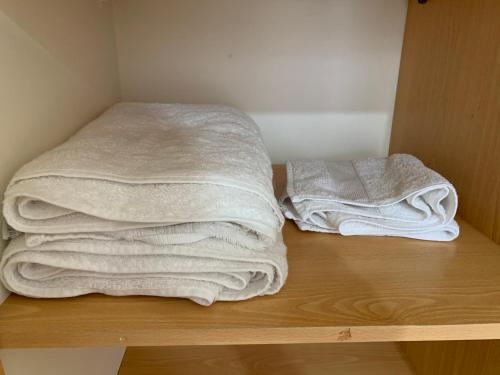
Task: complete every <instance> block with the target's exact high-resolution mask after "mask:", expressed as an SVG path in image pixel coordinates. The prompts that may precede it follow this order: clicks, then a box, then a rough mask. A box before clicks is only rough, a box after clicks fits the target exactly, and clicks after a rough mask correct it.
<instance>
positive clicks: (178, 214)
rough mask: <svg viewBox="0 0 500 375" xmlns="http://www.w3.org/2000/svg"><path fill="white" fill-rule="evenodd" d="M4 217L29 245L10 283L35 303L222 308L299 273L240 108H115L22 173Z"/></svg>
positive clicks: (267, 169) (265, 166) (257, 141)
mask: <svg viewBox="0 0 500 375" xmlns="http://www.w3.org/2000/svg"><path fill="white" fill-rule="evenodd" d="M3 213H4V217H5V219H6V221H7V223H8V224H9V226H10V227H11V228H13V229H15V230H16V231H18V232H20V233H21V234H22V235H20V236H18V237H17V238H16V239H14V240H12V241H11V243H10V244H9V247H8V248H7V249H6V251H5V253H4V255H3V258H2V263H1V276H2V281H3V282H4V283H5V285H6V286H7V287H8V288H9V289H11V290H12V291H14V292H17V293H19V294H24V295H28V296H33V297H67V296H74V295H79V294H85V293H91V292H102V293H106V294H113V295H124V294H154V295H161V296H177V297H186V298H191V299H193V300H194V301H196V302H198V303H202V304H210V303H212V302H214V301H216V300H239V299H246V298H250V297H253V296H257V295H263V294H270V293H275V292H276V291H278V290H279V289H280V288H281V286H282V285H283V283H284V281H285V279H286V275H287V264H286V250H285V247H284V245H283V241H282V238H281V233H280V230H281V226H282V224H283V220H284V219H283V216H282V215H281V212H280V209H279V206H278V204H277V202H276V199H275V198H274V194H273V188H272V169H271V163H270V160H269V157H268V155H267V151H266V149H265V146H264V144H263V141H262V138H261V136H260V133H259V130H258V128H257V126H256V125H255V123H254V122H253V121H252V120H251V119H250V118H249V117H248V116H246V115H245V114H243V113H241V112H239V111H237V110H235V109H233V108H230V107H223V106H194V105H177V104H175V105H174V104H172V105H167V104H139V103H122V104H118V105H115V106H114V107H112V108H111V109H110V110H108V111H107V112H106V113H104V114H103V115H102V116H101V117H99V118H98V119H97V120H95V121H93V122H92V123H90V124H89V125H87V126H86V127H85V128H83V129H82V130H80V131H79V132H78V133H77V134H76V135H74V136H73V137H72V138H70V139H69V140H68V141H67V142H65V143H64V144H62V145H60V146H59V147H57V148H55V149H53V150H51V151H49V152H47V153H45V154H43V155H41V156H40V157H38V158H37V159H35V160H33V161H32V162H30V163H28V164H27V165H25V166H24V167H23V168H21V170H19V172H18V173H17V174H16V175H15V176H14V178H13V179H12V181H11V183H10V184H9V186H8V189H7V191H6V193H5V200H4V207H3ZM10 232H11V233H12V230H11V231H10Z"/></svg>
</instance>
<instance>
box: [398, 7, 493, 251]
mask: <svg viewBox="0 0 500 375" xmlns="http://www.w3.org/2000/svg"><path fill="white" fill-rule="evenodd" d="M390 150H391V153H395V152H406V153H411V154H414V155H416V156H417V157H419V158H420V159H422V160H423V161H424V162H425V163H426V164H428V165H429V166H430V167H432V168H434V169H436V170H437V171H439V172H440V173H441V174H443V175H444V176H446V177H447V178H448V179H450V180H451V182H452V183H453V184H454V185H455V186H456V188H457V190H458V193H459V212H460V215H461V216H462V217H464V218H465V219H466V220H467V221H468V222H470V223H471V224H472V225H474V226H475V227H476V228H478V229H480V230H481V231H483V232H484V233H485V234H487V235H488V236H489V237H490V238H493V239H494V240H495V241H496V242H498V243H500V1H498V0H429V1H428V3H427V4H423V5H421V4H418V3H417V1H416V0H410V4H409V11H408V18H407V26H406V34H405V42H404V49H403V55H402V61H401V71H400V77H399V84H398V94H397V100H396V109H395V114H394V124H393V130H392V136H391V148H390Z"/></svg>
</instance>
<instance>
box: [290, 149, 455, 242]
mask: <svg viewBox="0 0 500 375" xmlns="http://www.w3.org/2000/svg"><path fill="white" fill-rule="evenodd" d="M287 179H288V181H287V186H286V190H285V191H284V193H283V195H282V197H281V200H280V203H281V208H282V211H283V213H284V215H285V217H287V218H289V219H293V220H294V221H295V222H296V223H297V225H298V226H299V228H300V229H301V230H310V231H317V232H326V233H340V234H342V235H372V236H398V237H409V238H415V239H421V240H432V241H451V240H453V239H455V238H456V237H457V236H458V234H459V227H458V224H457V223H456V222H455V220H454V217H455V214H456V211H457V205H458V197H457V193H456V191H455V188H454V187H453V185H452V184H451V183H450V182H448V181H447V180H446V179H445V178H443V177H442V176H441V175H439V174H438V173H436V172H434V171H433V170H431V169H429V168H427V167H426V166H425V165H424V164H423V163H422V162H421V161H420V160H418V159H417V158H415V157H413V156H411V155H406V154H395V155H392V156H390V157H388V158H370V159H364V160H353V161H341V162H325V161H318V160H311V161H294V162H288V163H287Z"/></svg>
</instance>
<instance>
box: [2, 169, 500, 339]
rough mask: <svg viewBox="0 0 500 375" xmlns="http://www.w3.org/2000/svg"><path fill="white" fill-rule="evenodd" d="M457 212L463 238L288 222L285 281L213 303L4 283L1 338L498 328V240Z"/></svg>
mask: <svg viewBox="0 0 500 375" xmlns="http://www.w3.org/2000/svg"><path fill="white" fill-rule="evenodd" d="M276 171H277V173H276V174H277V176H276V184H277V185H279V184H281V183H282V181H283V169H282V168H277V169H276ZM459 223H460V225H461V230H462V233H461V236H460V238H459V239H458V240H456V241H454V242H451V243H437V242H423V241H417V240H410V239H401V238H376V237H341V236H337V235H328V234H317V233H304V232H300V231H299V230H298V229H297V228H296V227H295V225H294V224H293V223H291V222H288V223H287V224H286V226H285V228H284V237H285V242H286V243H287V245H288V248H289V265H290V275H289V279H288V281H287V283H286V286H285V288H284V289H283V290H282V291H281V292H280V293H279V294H277V295H274V296H266V297H260V298H255V299H252V300H249V301H244V302H238V303H229V302H218V303H216V304H214V305H213V306H211V307H208V308H207V307H202V306H198V305H196V304H194V303H193V302H190V301H187V300H180V299H164V298H155V297H109V296H102V295H89V296H84V297H78V298H69V299H59V300H41V299H40V300H37V299H29V298H24V297H21V296H17V295H11V296H10V297H9V298H8V299H7V300H6V302H5V303H4V304H3V305H2V306H0V347H1V348H13V347H69V346H109V345H114V346H179V345H237V344H287V343H334V342H383V341H422V340H467V339H469V340H470V339H478V340H479V339H500V246H498V245H496V244H495V243H494V242H492V241H491V240H489V239H488V238H487V237H486V236H484V235H482V234H481V233H479V232H478V231H476V230H475V229H473V228H472V227H471V226H470V225H468V224H467V223H465V222H464V221H459Z"/></svg>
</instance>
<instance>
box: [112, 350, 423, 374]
mask: <svg viewBox="0 0 500 375" xmlns="http://www.w3.org/2000/svg"><path fill="white" fill-rule="evenodd" d="M412 373H413V372H412V371H411V370H410V368H409V366H408V364H407V363H406V362H405V361H404V359H403V357H402V355H401V353H400V352H399V351H398V349H397V346H396V345H395V344H393V343H368V344H366V343H363V344H359V343H358V344H308V345H305V344H299V345H248V346H211V347H199V346H195V347H193V346H187V347H154V348H143V347H139V348H138V347H132V348H128V349H127V351H126V352H125V357H124V358H123V362H122V365H121V368H120V372H119V375H161V374H169V375H199V374H204V375H276V374H286V375H388V374H390V375H410V374H412Z"/></svg>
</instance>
